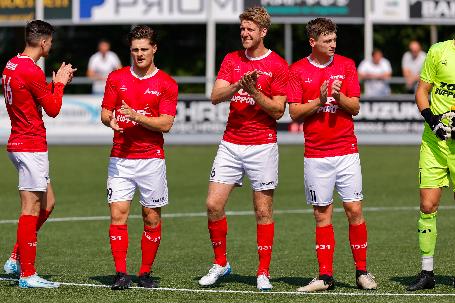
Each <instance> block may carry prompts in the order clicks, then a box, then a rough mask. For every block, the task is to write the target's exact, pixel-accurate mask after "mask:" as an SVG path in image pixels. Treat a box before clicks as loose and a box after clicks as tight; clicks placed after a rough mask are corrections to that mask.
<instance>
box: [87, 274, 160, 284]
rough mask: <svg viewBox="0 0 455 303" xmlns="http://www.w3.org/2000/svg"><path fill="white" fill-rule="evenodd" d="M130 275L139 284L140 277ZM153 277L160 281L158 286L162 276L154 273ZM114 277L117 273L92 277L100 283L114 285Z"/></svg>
mask: <svg viewBox="0 0 455 303" xmlns="http://www.w3.org/2000/svg"><path fill="white" fill-rule="evenodd" d="M129 276H130V277H131V281H133V283H136V284H137V282H138V279H139V278H138V277H137V276H136V275H129ZM151 277H152V279H153V280H154V281H155V282H157V283H158V286H159V283H160V280H161V278H160V277H155V276H153V275H151ZM114 278H115V275H106V276H94V277H90V279H91V280H94V281H97V282H99V283H100V284H103V285H112V283H114Z"/></svg>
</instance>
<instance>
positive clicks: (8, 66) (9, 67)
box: [6, 61, 17, 70]
mask: <svg viewBox="0 0 455 303" xmlns="http://www.w3.org/2000/svg"><path fill="white" fill-rule="evenodd" d="M16 67H17V64H14V63H13V62H11V61H8V63H6V69H9V70H15V69H16Z"/></svg>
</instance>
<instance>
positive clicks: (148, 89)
mask: <svg viewBox="0 0 455 303" xmlns="http://www.w3.org/2000/svg"><path fill="white" fill-rule="evenodd" d="M144 95H155V96H159V95H161V93H160V92H159V91H156V90H150V88H147V90H146V91H145V92H144Z"/></svg>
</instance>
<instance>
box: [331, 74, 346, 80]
mask: <svg viewBox="0 0 455 303" xmlns="http://www.w3.org/2000/svg"><path fill="white" fill-rule="evenodd" d="M344 78H346V76H345V75H332V76H330V80H344Z"/></svg>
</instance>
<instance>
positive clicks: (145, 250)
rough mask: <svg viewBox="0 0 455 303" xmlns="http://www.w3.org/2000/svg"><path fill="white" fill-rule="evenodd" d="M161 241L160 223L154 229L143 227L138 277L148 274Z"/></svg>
mask: <svg viewBox="0 0 455 303" xmlns="http://www.w3.org/2000/svg"><path fill="white" fill-rule="evenodd" d="M160 241H161V223H160V224H158V225H157V226H156V227H150V226H145V225H144V232H143V233H142V240H141V249H142V264H141V268H140V269H139V275H142V274H145V273H149V272H150V269H151V268H152V265H153V261H155V256H156V252H157V251H158V247H160Z"/></svg>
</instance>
